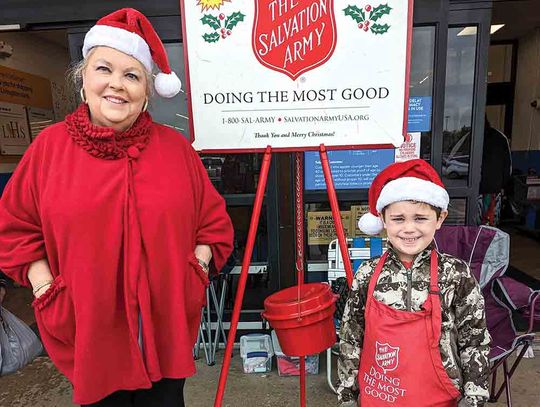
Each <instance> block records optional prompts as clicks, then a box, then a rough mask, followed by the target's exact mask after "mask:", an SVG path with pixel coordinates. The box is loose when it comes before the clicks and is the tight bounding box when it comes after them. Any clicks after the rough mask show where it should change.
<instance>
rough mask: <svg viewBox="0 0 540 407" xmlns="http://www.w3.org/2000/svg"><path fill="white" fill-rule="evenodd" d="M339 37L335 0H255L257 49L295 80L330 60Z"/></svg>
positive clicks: (268, 64)
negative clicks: (337, 33)
mask: <svg viewBox="0 0 540 407" xmlns="http://www.w3.org/2000/svg"><path fill="white" fill-rule="evenodd" d="M336 37H337V35H336V21H335V16H334V0H255V20H254V23H253V35H252V47H253V52H254V53H255V56H256V57H257V59H258V60H259V62H260V63H261V64H263V65H264V66H266V67H268V68H270V69H273V70H275V71H278V72H282V73H284V74H285V75H287V76H289V77H290V78H291V79H292V80H295V79H296V78H298V77H299V76H300V75H301V74H303V73H304V72H307V71H309V70H311V69H314V68H317V67H318V66H321V65H323V64H324V63H325V62H326V61H328V59H330V57H331V56H332V54H333V53H334V49H335V48H336Z"/></svg>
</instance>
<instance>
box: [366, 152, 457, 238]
mask: <svg viewBox="0 0 540 407" xmlns="http://www.w3.org/2000/svg"><path fill="white" fill-rule="evenodd" d="M399 201H417V202H425V203H427V204H430V205H432V206H435V207H436V208H440V209H442V210H446V209H447V208H448V202H449V201H450V197H449V196H448V192H446V189H445V188H444V184H443V183H442V181H441V178H440V177H439V174H437V172H436V171H435V169H434V168H433V167H432V166H431V165H429V164H428V163H427V162H426V161H424V160H420V159H417V160H409V161H404V162H399V163H395V164H391V165H389V166H388V167H386V168H385V169H384V170H383V171H381V172H380V173H379V175H377V176H376V177H375V179H374V180H373V183H372V184H371V187H370V188H369V212H368V213H366V214H365V215H363V216H362V217H361V218H360V219H359V221H358V227H359V228H360V230H361V231H362V232H364V233H366V234H368V235H377V234H379V233H381V232H382V230H383V227H384V225H383V222H382V220H381V218H380V217H379V213H381V211H382V210H383V209H384V208H385V207H386V206H388V205H390V204H392V203H394V202H399Z"/></svg>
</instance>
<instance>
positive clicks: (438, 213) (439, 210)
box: [381, 200, 442, 220]
mask: <svg viewBox="0 0 540 407" xmlns="http://www.w3.org/2000/svg"><path fill="white" fill-rule="evenodd" d="M408 202H412V203H415V204H422V205H427V206H429V207H430V208H431V209H433V210H434V211H435V214H436V215H437V219H439V218H440V216H441V212H442V209H441V208H437V207H436V206H433V205H431V204H428V203H426V202H421V201H414V200H410V201H408ZM390 205H391V204H390ZM390 205H387V206H385V207H384V208H383V209H382V211H381V214H382V216H383V219H385V220H386V218H385V213H386V208H388V207H389V206H390Z"/></svg>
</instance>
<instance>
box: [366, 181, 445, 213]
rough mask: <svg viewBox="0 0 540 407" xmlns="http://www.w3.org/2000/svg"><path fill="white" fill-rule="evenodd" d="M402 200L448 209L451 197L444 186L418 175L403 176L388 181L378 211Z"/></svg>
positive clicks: (380, 197) (378, 202) (381, 194)
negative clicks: (417, 176)
mask: <svg viewBox="0 0 540 407" xmlns="http://www.w3.org/2000/svg"><path fill="white" fill-rule="evenodd" d="M400 201H417V202H425V203H427V204H430V205H433V206H435V207H436V208H441V209H442V210H446V209H448V203H449V202H450V197H449V196H448V192H446V189H444V188H443V187H440V186H439V185H437V184H435V183H433V182H431V181H426V180H423V179H420V178H416V177H401V178H398V179H395V180H393V181H390V182H389V183H387V184H386V185H385V186H384V187H383V189H382V190H381V193H380V194H379V199H378V200H377V205H376V207H377V211H378V212H381V211H382V210H383V209H384V208H385V207H386V206H388V205H390V204H393V203H394V202H400Z"/></svg>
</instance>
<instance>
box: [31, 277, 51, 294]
mask: <svg viewBox="0 0 540 407" xmlns="http://www.w3.org/2000/svg"><path fill="white" fill-rule="evenodd" d="M53 281H54V280H49V281H46V282H44V283H41V284H40V285H38V286H37V287H36V288H35V289H34V290H33V291H32V294H34V295H36V294H37V292H38V291H39V290H41V289H42V288H43V287H47V286H48V285H51V284H52V283H53Z"/></svg>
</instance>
